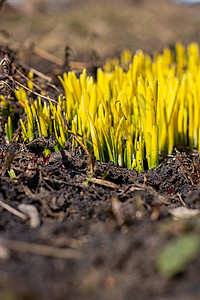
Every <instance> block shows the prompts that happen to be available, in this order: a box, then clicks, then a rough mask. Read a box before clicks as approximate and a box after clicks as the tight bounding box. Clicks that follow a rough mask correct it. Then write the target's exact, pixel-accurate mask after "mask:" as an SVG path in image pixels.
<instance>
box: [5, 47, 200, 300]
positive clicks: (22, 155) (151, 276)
mask: <svg viewBox="0 0 200 300" xmlns="http://www.w3.org/2000/svg"><path fill="white" fill-rule="evenodd" d="M0 50H1V51H0V57H1V59H2V58H3V57H5V56H6V55H7V56H6V57H8V58H9V59H10V61H11V66H10V68H11V69H10V71H11V75H12V76H13V78H14V79H16V80H18V81H20V82H21V83H24V82H25V81H24V79H23V78H22V77H21V75H20V73H17V72H16V69H15V68H13V66H19V64H20V62H19V61H18V59H17V56H16V54H15V53H13V52H12V51H10V50H8V49H6V48H5V47H1V48H0ZM32 59H33V57H32ZM34 62H35V63H34V67H35V68H37V66H38V67H40V71H41V70H42V62H41V58H39V57H37V56H35V57H34ZM45 64H46V61H45V62H44V64H43V66H45V68H44V69H46V65H45ZM48 67H50V64H48ZM51 67H52V69H54V68H55V65H52V66H51ZM18 70H21V72H22V73H23V74H27V69H26V67H24V68H21V67H20V68H18ZM91 70H92V71H91V73H92V72H94V71H95V66H94V68H93V69H92V68H91ZM49 72H50V69H48V73H49ZM52 76H53V75H52ZM39 79H40V78H36V82H37V84H38V85H40V84H41V82H40V81H39ZM10 84H13V82H11V83H10ZM45 84H46V83H45ZM13 87H14V86H13ZM43 87H44V82H43ZM46 91H47V92H48V93H50V95H52V94H54V96H55V97H56V96H57V95H56V92H55V90H54V89H53V88H52V87H49V85H47V84H46ZM1 94H4V95H7V97H10V103H11V106H12V105H14V106H16V105H17V104H16V99H15V97H14V94H13V92H12V91H10V90H9V89H8V88H7V87H5V86H4V87H3V88H2V90H1ZM19 117H22V115H21V109H20V107H18V106H17V109H16V114H15V129H16V130H17V129H18V128H19V126H18V123H17V121H18V119H19ZM0 121H1V127H0V141H1V143H0V164H1V170H0V299H1V300H7V299H8V300H25V299H26V300H27V299H30V300H36V299H37V300H54V299H55V300H63V299H105V300H106V299H117V300H118V299H119V300H125V299H127V300H129V299H181V300H182V299H187V300H189V299H190V300H194V299H199V297H200V285H199V276H200V255H199V254H200V252H199V253H198V255H195V256H194V257H193V258H192V259H191V261H190V262H189V263H188V264H187V265H186V266H185V267H184V268H183V270H182V272H181V273H179V274H178V275H176V276H173V277H171V278H167V277H165V276H163V275H162V274H161V273H160V270H159V269H158V268H157V267H156V260H157V257H158V256H159V254H160V253H161V251H162V250H163V249H164V248H165V246H166V245H168V244H169V242H170V241H173V240H174V239H175V238H176V237H179V236H183V235H184V234H186V233H188V232H189V233H193V232H196V233H197V234H199V218H195V219H189V220H185V219H183V220H179V221H178V220H176V221H175V220H173V219H172V216H171V215H170V209H172V208H175V207H181V206H186V207H188V208H196V209H199V208H200V186H199V180H200V170H199V155H198V153H194V152H193V153H191V152H190V151H187V154H186V149H184V151H180V152H179V151H177V150H175V151H174V154H173V155H171V156H169V157H167V158H166V159H164V160H161V163H160V165H159V166H158V167H156V168H154V169H151V170H149V171H142V172H140V173H139V174H138V173H137V172H136V171H134V170H128V169H126V168H119V167H117V166H115V165H114V164H113V163H102V162H96V163H95V166H94V168H95V174H94V175H93V176H90V175H91V174H90V165H89V164H88V158H87V156H86V155H85V154H84V152H83V151H82V149H81V147H72V140H71V139H69V141H68V142H67V144H66V146H65V149H63V151H61V152H57V153H54V154H52V155H51V157H50V159H49V160H48V161H45V160H44V159H43V158H42V156H40V157H39V159H38V160H37V161H36V160H35V159H36V156H38V154H40V153H41V152H42V151H43V149H44V146H45V141H44V140H42V139H38V140H35V141H34V142H33V143H32V144H31V145H24V144H23V141H18V142H16V141H13V143H11V144H10V145H8V144H6V142H5V132H4V123H5V121H6V118H5V117H4V116H3V115H1V120H0ZM10 168H12V169H13V170H14V171H15V174H16V177H15V178H13V179H12V178H10V177H9V174H8V170H9V169H10ZM2 202H3V203H4V204H7V205H8V206H9V208H10V207H12V208H14V209H16V210H17V211H18V212H19V211H20V206H19V205H21V204H26V205H31V207H32V208H35V209H36V212H38V215H36V216H35V214H33V215H32V217H31V218H30V219H27V220H23V216H24V214H23V215H22V216H21V215H20V216H18V215H17V216H16V215H15V212H16V211H8V210H7V209H5V208H3V206H2ZM34 216H35V217H34ZM38 222H39V223H38Z"/></svg>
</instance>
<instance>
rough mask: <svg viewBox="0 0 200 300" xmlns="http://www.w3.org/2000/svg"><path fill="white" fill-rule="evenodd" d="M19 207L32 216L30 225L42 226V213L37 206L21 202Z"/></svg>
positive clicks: (34, 226)
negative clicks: (40, 213)
mask: <svg viewBox="0 0 200 300" xmlns="http://www.w3.org/2000/svg"><path fill="white" fill-rule="evenodd" d="M18 209H19V210H20V211H21V212H23V213H24V214H26V215H27V216H28V217H29V218H30V226H31V227H32V228H37V227H38V226H40V215H39V213H38V210H37V208H36V207H35V206H33V205H30V204H20V205H18Z"/></svg>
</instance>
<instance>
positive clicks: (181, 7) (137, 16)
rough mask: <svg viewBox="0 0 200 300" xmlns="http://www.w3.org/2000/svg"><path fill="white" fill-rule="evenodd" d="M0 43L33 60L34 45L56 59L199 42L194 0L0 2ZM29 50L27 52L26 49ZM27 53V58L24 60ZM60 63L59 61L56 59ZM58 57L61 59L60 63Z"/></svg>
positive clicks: (85, 58) (199, 26) (199, 24)
mask: <svg viewBox="0 0 200 300" xmlns="http://www.w3.org/2000/svg"><path fill="white" fill-rule="evenodd" d="M0 3H1V4H2V7H1V10H0V45H2V44H3V45H5V44H8V45H9V46H10V47H12V48H13V47H14V48H15V49H17V50H18V52H19V53H20V55H21V57H22V58H23V59H25V60H27V59H28V63H32V61H31V59H32V57H31V55H29V56H27V51H28V50H30V49H31V47H33V46H36V47H38V48H39V49H40V50H44V51H47V52H48V53H50V54H52V55H54V56H55V57H57V58H59V59H64V57H65V55H67V54H66V51H65V50H66V47H68V48H67V49H68V51H69V52H70V57H71V59H72V60H78V61H88V60H90V59H94V57H95V59H96V58H98V59H99V60H103V59H104V58H106V57H110V56H112V57H113V56H116V55H118V54H119V53H120V52H121V51H122V50H123V49H124V48H127V49H130V50H131V51H132V52H135V51H136V50H137V49H142V50H143V51H144V52H148V53H149V54H151V53H153V52H155V51H161V50H162V48H163V47H165V46H169V47H173V46H174V44H175V43H176V42H183V43H184V44H185V45H187V44H188V43H190V42H193V41H196V42H200V5H199V4H198V3H199V1H198V0H176V1H172V0H109V1H108V0H101V1H99V0H6V1H5V0H1V1H0ZM29 53H30V51H29ZM27 57H28V58H27ZM58 62H59V60H58ZM61 63H62V61H60V64H61Z"/></svg>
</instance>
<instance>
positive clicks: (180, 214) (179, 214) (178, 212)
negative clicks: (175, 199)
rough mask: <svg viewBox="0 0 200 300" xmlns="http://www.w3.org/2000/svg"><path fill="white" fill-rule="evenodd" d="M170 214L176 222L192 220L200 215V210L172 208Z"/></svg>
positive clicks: (181, 207)
mask: <svg viewBox="0 0 200 300" xmlns="http://www.w3.org/2000/svg"><path fill="white" fill-rule="evenodd" d="M169 213H170V214H171V215H172V216H173V217H174V219H176V220H181V219H191V218H194V217H197V216H199V215H200V209H191V208H187V207H184V206H180V207H176V208H172V209H170V210H169Z"/></svg>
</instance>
